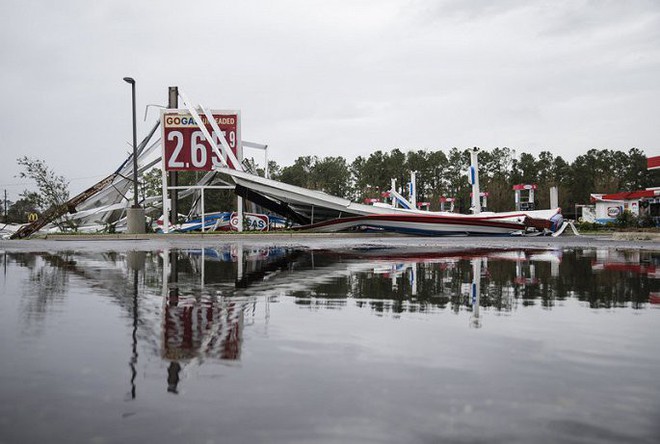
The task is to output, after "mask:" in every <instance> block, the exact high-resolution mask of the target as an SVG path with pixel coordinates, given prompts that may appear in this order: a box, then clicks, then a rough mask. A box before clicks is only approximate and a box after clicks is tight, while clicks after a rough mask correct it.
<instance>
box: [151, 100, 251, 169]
mask: <svg viewBox="0 0 660 444" xmlns="http://www.w3.org/2000/svg"><path fill="white" fill-rule="evenodd" d="M211 115H212V116H213V119H214V120H215V122H216V123H217V124H218V127H219V128H220V130H221V131H222V134H223V136H224V137H225V140H226V141H227V143H228V144H229V147H230V148H231V150H232V151H233V153H234V154H235V155H236V157H237V158H238V159H239V161H240V158H241V126H240V120H241V114H240V111H211ZM200 117H201V120H202V122H203V123H204V126H205V127H206V129H207V130H208V132H209V134H211V137H212V138H213V140H214V141H215V143H216V145H217V146H218V148H219V149H220V151H221V152H222V146H221V143H220V140H219V137H218V135H217V134H215V133H214V131H213V128H212V127H211V124H210V123H209V122H208V120H207V119H206V116H205V115H201V116H200ZM161 124H162V125H163V141H164V143H163V146H164V159H165V169H166V170H167V171H210V170H212V169H213V168H215V167H216V166H222V161H221V160H220V159H218V156H217V155H216V154H215V152H214V151H213V148H211V144H210V143H209V142H208V141H207V140H206V138H205V137H204V134H203V133H202V131H201V130H200V128H199V127H198V126H197V124H196V123H195V119H193V117H192V116H191V115H190V114H188V113H182V112H172V113H164V114H163V115H162V117H161ZM225 160H227V159H226V155H225ZM228 163H229V165H230V166H233V165H231V161H229V162H228Z"/></svg>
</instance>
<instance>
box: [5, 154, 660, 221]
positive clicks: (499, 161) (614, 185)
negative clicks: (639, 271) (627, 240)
mask: <svg viewBox="0 0 660 444" xmlns="http://www.w3.org/2000/svg"><path fill="white" fill-rule="evenodd" d="M470 151H471V150H470V149H463V150H460V149H458V148H452V149H450V150H449V151H448V152H444V151H442V150H436V151H432V150H410V151H405V152H404V151H403V150H401V149H392V150H390V151H389V152H386V151H382V150H378V151H375V152H373V153H371V154H370V155H369V156H367V157H364V156H358V157H356V158H355V159H354V160H353V161H352V162H349V161H348V160H347V159H346V158H344V157H342V156H328V157H323V158H321V157H318V156H301V157H298V158H297V159H296V160H295V161H294V162H293V164H291V165H287V166H280V165H278V164H277V163H276V162H275V161H270V162H269V168H268V169H269V176H270V177H271V178H272V179H275V180H279V181H282V182H285V183H289V184H292V185H297V186H301V187H304V188H309V189H313V190H320V191H324V192H326V193H328V194H332V195H334V196H339V197H344V198H347V199H350V200H353V201H356V202H361V201H363V200H364V199H374V198H375V199H381V198H382V193H383V192H384V191H387V190H389V189H390V184H391V179H395V180H396V184H397V187H402V188H405V186H406V184H407V182H408V181H409V180H410V173H411V171H414V172H415V173H416V182H417V201H418V202H430V204H431V207H430V209H431V210H438V209H439V207H440V197H442V196H445V197H453V198H455V199H456V206H455V207H456V211H457V212H460V213H467V212H469V208H470V192H471V191H472V188H471V186H470V184H469V183H468V180H467V176H466V172H467V170H468V168H469V166H470ZM478 159H479V182H480V187H481V190H482V191H487V192H488V193H489V196H488V210H490V211H510V210H513V209H514V206H515V202H514V193H513V190H512V187H513V185H516V184H537V186H538V188H537V190H536V193H535V200H536V204H537V208H549V205H550V191H549V190H550V188H551V187H553V186H556V187H558V190H559V206H560V207H562V209H563V210H564V213H565V214H567V215H569V216H572V215H573V213H574V208H575V205H576V204H588V203H589V195H590V194H591V193H615V192H619V191H634V190H639V189H644V188H649V187H653V186H658V185H660V172H659V171H658V170H655V171H649V170H647V164H646V155H645V154H644V152H643V151H642V150H640V149H638V148H631V149H629V150H628V151H627V152H624V151H617V150H609V149H603V150H600V149H591V150H589V151H587V152H586V153H584V154H582V155H579V156H577V157H576V158H575V160H574V161H573V162H571V163H569V162H567V161H565V160H564V159H563V158H562V157H561V156H555V155H554V154H552V153H551V152H550V151H542V152H541V153H540V154H539V155H538V157H536V156H534V155H533V154H530V153H521V154H520V156H518V155H517V154H516V151H515V150H513V149H511V148H507V147H504V148H494V149H492V150H480V151H479V154H478ZM18 163H19V165H21V166H22V167H23V168H24V171H23V172H22V173H21V174H20V177H23V178H28V179H32V180H33V181H34V182H35V183H36V185H37V189H38V191H28V190H26V191H24V192H23V193H22V194H21V198H20V199H19V200H18V201H16V202H13V203H11V204H10V205H7V212H6V213H7V217H6V218H5V221H6V222H14V223H24V222H26V221H27V220H26V217H27V214H28V213H41V212H43V211H45V210H46V209H48V207H49V206H51V205H56V204H61V203H63V202H66V200H67V199H68V196H69V191H68V188H67V186H68V182H66V180H65V179H64V178H63V177H62V176H58V175H56V174H55V173H54V172H53V171H52V170H51V169H50V168H49V167H48V166H47V165H46V164H45V162H43V161H40V160H34V159H29V158H27V157H22V158H20V159H18ZM246 164H247V165H248V167H249V168H250V169H252V171H253V172H255V173H256V174H260V175H262V176H263V175H264V174H265V172H264V170H263V168H258V167H257V166H256V164H255V162H254V159H247V160H246ZM201 175H202V173H200V172H182V173H180V174H179V184H180V185H193V184H195V183H197V180H199V178H200V177H201ZM160 178H161V174H160V170H158V169H153V170H151V171H150V172H148V173H147V174H145V175H144V176H143V177H142V178H141V187H140V189H141V194H142V197H144V196H148V195H159V194H160V192H161V191H160V187H161V184H160ZM192 199H193V198H192V197H191V198H188V199H187V200H186V201H184V202H180V208H181V209H182V210H184V209H185V210H184V211H181V212H185V211H187V206H189V204H191V203H192ZM205 203H206V211H209V212H210V211H227V210H230V209H232V208H234V207H235V198H234V196H233V193H230V192H226V191H220V190H215V191H214V190H209V191H207V192H206V193H205ZM2 210H3V211H2V214H3V215H4V213H5V211H4V210H5V209H4V207H3V208H2Z"/></svg>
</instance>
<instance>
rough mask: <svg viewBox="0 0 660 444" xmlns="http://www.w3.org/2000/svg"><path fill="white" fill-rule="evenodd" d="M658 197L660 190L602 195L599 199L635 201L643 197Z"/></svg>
mask: <svg viewBox="0 0 660 444" xmlns="http://www.w3.org/2000/svg"><path fill="white" fill-rule="evenodd" d="M658 195H660V190H639V191H623V192H621V193H613V194H603V195H602V196H601V197H600V198H601V199H602V200H635V199H642V198H644V197H655V196H658Z"/></svg>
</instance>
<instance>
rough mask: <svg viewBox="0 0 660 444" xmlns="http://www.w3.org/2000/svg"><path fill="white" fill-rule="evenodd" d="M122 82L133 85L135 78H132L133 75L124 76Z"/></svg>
mask: <svg viewBox="0 0 660 444" xmlns="http://www.w3.org/2000/svg"><path fill="white" fill-rule="evenodd" d="M124 82H126V83H130V84H131V85H135V79H133V77H124Z"/></svg>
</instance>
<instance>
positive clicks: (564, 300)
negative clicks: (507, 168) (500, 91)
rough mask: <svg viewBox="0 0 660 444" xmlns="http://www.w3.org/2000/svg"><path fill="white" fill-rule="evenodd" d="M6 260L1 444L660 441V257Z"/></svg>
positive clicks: (119, 255)
mask: <svg viewBox="0 0 660 444" xmlns="http://www.w3.org/2000/svg"><path fill="white" fill-rule="evenodd" d="M0 259H1V260H2V268H1V269H0V273H2V274H1V277H0V280H1V284H0V356H1V358H0V399H1V400H2V402H1V403H0V443H33V442H67V443H77V442H81V443H82V442H84V443H115V442H117V443H126V442H158V443H175V442H177V443H181V442H187V443H260V442H262V443H349V442H367V443H444V442H450V443H481V442H483V443H532V442H533V443H557V442H567V443H573V442H574V443H601V442H612V443H635V442H639V443H656V442H660V336H659V333H660V252H653V251H643V250H642V251H636V250H614V249H611V250H608V249H570V250H556V249H534V250H529V249H528V250H511V249H502V250H497V249H488V250H485V249H468V250H462V251H461V250H456V249H446V250H438V249H437V248H436V249H433V250H431V249H428V250H424V249H423V248H416V249H397V248H382V247H369V246H368V245H367V246H361V247H359V248H353V249H351V248H346V249H342V250H338V249H335V250H323V249H310V248H299V249H296V248H287V247H282V248H278V247H270V248H262V249H251V248H248V247H244V246H242V245H240V244H232V245H227V246H220V247H218V248H205V249H186V250H183V249H178V250H161V251H128V252H127V251H116V252H112V251H106V252H98V253H96V252H79V253H76V252H71V251H62V252H57V253H53V252H48V253H38V252H34V253H32V252H30V253H25V252H20V253H19V252H16V253H12V252H5V253H1V252H0Z"/></svg>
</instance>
